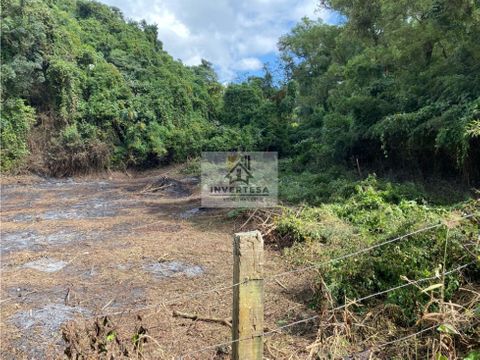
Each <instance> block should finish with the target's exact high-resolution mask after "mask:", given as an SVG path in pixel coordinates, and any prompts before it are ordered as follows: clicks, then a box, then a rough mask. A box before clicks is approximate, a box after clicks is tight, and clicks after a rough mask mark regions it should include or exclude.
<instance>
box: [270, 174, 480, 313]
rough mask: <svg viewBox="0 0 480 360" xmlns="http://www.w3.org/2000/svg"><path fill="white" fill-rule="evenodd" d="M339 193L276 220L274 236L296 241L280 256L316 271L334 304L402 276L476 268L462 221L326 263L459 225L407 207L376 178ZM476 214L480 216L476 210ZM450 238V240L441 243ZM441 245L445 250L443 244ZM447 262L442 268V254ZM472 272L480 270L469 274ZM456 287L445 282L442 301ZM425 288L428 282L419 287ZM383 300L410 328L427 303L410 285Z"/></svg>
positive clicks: (440, 214) (471, 234) (439, 211)
mask: <svg viewBox="0 0 480 360" xmlns="http://www.w3.org/2000/svg"><path fill="white" fill-rule="evenodd" d="M350 190H351V189H349V190H348V191H347V192H346V193H345V195H346V196H345V197H344V199H343V201H341V200H339V199H340V198H337V202H336V203H332V204H323V205H320V206H318V207H305V208H304V209H303V210H302V211H300V212H299V211H296V210H291V209H290V210H288V209H287V210H286V211H285V213H284V215H283V216H281V217H280V218H279V219H277V231H278V232H279V235H280V236H282V237H283V238H285V237H290V239H291V240H292V241H293V242H294V244H293V246H292V247H291V248H290V249H287V250H286V254H287V255H288V257H290V258H291V259H292V260H293V261H294V262H296V263H314V264H315V263H316V264H319V266H320V268H321V271H320V273H321V274H322V276H323V278H324V280H325V283H326V285H327V287H328V289H329V290H330V292H331V294H332V296H333V298H334V299H335V300H336V301H337V302H338V303H343V302H344V301H345V299H346V298H349V299H353V298H359V297H362V296H366V295H369V294H372V293H375V292H378V291H384V290H387V289H389V288H391V287H394V286H397V285H400V284H403V283H405V282H404V281H403V280H402V277H403V276H405V277H407V278H408V279H411V280H416V279H420V278H424V277H431V276H434V275H435V273H436V272H440V273H441V272H443V271H444V270H450V269H452V268H455V267H457V266H459V265H462V264H465V263H468V262H469V261H474V260H475V259H474V258H472V257H471V256H469V255H467V254H466V252H465V250H464V247H463V245H465V244H467V243H468V242H469V241H472V240H473V239H475V237H476V236H477V234H478V231H479V225H478V223H476V222H475V221H471V220H464V221H462V223H461V224H462V227H461V228H460V227H457V226H453V225H452V226H451V228H450V229H449V230H447V228H446V226H444V225H442V226H439V227H437V228H435V229H432V230H428V231H425V232H420V233H417V234H414V235H412V236H410V237H408V238H405V239H402V240H401V241H398V242H394V243H391V244H387V245H384V246H381V247H379V248H376V249H374V250H371V251H369V252H367V253H362V254H360V255H358V256H355V257H352V258H348V259H345V260H341V261H336V262H332V263H328V264H326V262H327V261H328V260H330V259H334V258H336V257H339V256H342V255H344V254H348V253H352V252H355V251H358V250H361V249H364V248H367V247H370V246H372V245H376V244H379V243H381V242H384V241H387V240H389V239H392V238H396V237H400V236H402V235H404V234H407V233H409V232H412V231H415V230H417V229H420V228H423V227H426V226H429V225H432V224H440V222H442V221H444V220H445V219H457V218H459V217H460V213H459V212H456V211H455V210H453V209H452V210H447V209H445V208H441V207H432V206H428V205H425V204H419V203H417V202H416V201H414V200H408V199H406V198H405V196H404V195H403V191H404V189H403V188H402V187H398V186H395V185H393V184H390V183H386V184H382V183H380V182H379V181H378V180H377V179H376V178H375V177H369V178H368V179H366V180H364V181H361V182H358V183H357V184H356V185H354V187H353V191H352V192H351V193H349V192H350ZM473 211H477V215H478V214H480V209H478V205H477V209H476V210H475V207H473ZM447 239H448V240H447ZM446 242H447V244H446ZM445 246H447V254H448V256H447V258H446V259H445V260H446V261H445V263H444V251H445ZM472 269H473V270H471V271H477V272H479V271H480V268H479V267H478V265H477V267H476V270H475V267H473V268H472ZM460 284H461V277H460V275H459V274H452V275H450V276H448V277H447V279H446V284H445V296H446V298H447V299H448V298H449V297H450V296H451V295H452V294H453V292H454V290H456V289H457V288H458V287H459V286H460ZM425 285H426V286H427V285H428V283H426V284H425ZM384 300H385V301H387V302H389V303H393V304H396V305H399V306H400V307H401V309H402V310H403V314H404V319H405V321H413V320H414V319H415V318H416V316H417V315H418V314H419V311H420V309H421V306H422V305H423V304H425V303H426V302H427V301H428V300H429V296H427V295H426V294H423V293H421V291H420V290H419V289H418V288H416V287H415V286H410V287H406V288H403V289H400V290H396V291H393V292H391V293H389V294H388V296H386V297H385V298H384Z"/></svg>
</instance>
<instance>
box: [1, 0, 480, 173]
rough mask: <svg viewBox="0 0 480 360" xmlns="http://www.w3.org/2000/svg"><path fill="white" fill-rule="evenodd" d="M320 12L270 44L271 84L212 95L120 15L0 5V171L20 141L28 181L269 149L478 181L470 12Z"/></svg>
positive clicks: (473, 9)
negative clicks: (277, 71) (278, 77)
mask: <svg viewBox="0 0 480 360" xmlns="http://www.w3.org/2000/svg"><path fill="white" fill-rule="evenodd" d="M323 5H324V6H327V7H330V8H332V9H334V10H336V11H338V12H339V13H341V14H343V15H344V16H345V19H346V21H345V23H344V24H341V25H326V24H323V23H322V22H321V21H312V20H308V19H305V20H303V21H302V22H301V23H300V24H298V25H297V26H296V27H295V28H294V29H293V30H292V32H291V33H290V34H287V35H285V36H284V37H283V38H281V39H280V43H279V44H280V50H281V53H282V58H283V59H284V64H285V70H286V73H287V76H286V78H285V81H284V82H283V84H281V85H279V86H274V85H273V80H272V75H271V74H270V73H269V72H268V70H267V71H266V73H265V75H264V76H263V77H252V78H250V79H248V80H247V81H245V82H244V83H241V84H231V85H229V86H227V87H226V88H225V87H224V86H222V85H221V84H219V82H218V80H217V77H216V74H215V72H214V71H213V69H212V64H210V63H209V62H207V61H203V62H202V64H201V65H199V66H194V67H186V66H184V65H183V64H182V63H181V62H179V61H175V60H174V59H172V57H171V56H170V55H168V54H167V53H166V52H165V51H164V50H162V43H161V41H160V40H159V39H158V38H157V29H156V26H155V25H149V24H146V23H145V22H139V23H136V22H132V21H126V20H125V19H124V17H123V15H122V13H121V12H120V10H119V9H116V8H111V7H108V6H106V5H102V4H100V3H97V2H92V1H88V0H78V1H74V0H48V1H39V0H27V1H20V0H18V1H17V0H3V1H2V108H3V112H2V150H3V153H2V155H3V156H2V163H1V164H2V165H1V167H2V169H3V170H9V169H18V165H19V164H21V163H24V164H25V161H26V160H27V154H28V146H27V141H28V140H29V139H30V142H36V143H39V142H41V143H45V144H46V145H45V146H44V147H43V152H42V151H40V153H42V155H43V158H42V161H41V164H43V165H44V166H43V168H41V169H39V168H38V166H37V168H35V169H34V170H37V171H40V170H43V171H45V172H50V173H53V174H55V175H68V174H73V173H77V172H82V171H86V170H88V169H91V168H104V167H107V166H108V167H113V168H115V167H128V166H138V167H149V166H155V165H158V164H160V163H167V162H171V161H184V160H186V159H187V158H191V157H195V156H197V155H198V154H199V152H200V151H201V150H229V149H247V150H275V151H279V152H280V154H281V156H283V157H287V156H288V157H290V158H293V159H294V160H292V161H291V165H292V169H293V170H294V171H295V172H298V170H301V171H309V172H311V173H312V174H318V173H319V171H320V170H321V169H322V170H323V169H326V168H329V167H330V164H333V163H335V164H343V165H346V167H348V168H352V167H353V165H354V163H355V164H356V163H357V162H358V166H359V167H361V168H362V169H363V168H365V169H366V170H365V171H368V170H374V171H376V172H377V173H378V172H383V173H385V172H386V171H388V170H392V169H393V170H394V171H398V170H406V171H408V172H410V173H412V174H415V175H419V176H426V177H428V176H431V175H433V174H435V175H439V176H452V175H453V176H458V175H462V176H463V177H464V179H465V180H466V181H473V182H475V181H478V179H479V177H480V173H479V168H480V167H479V166H478V163H479V162H480V155H479V152H480V150H479V148H480V147H479V144H480V140H479V132H480V129H479V124H480V102H479V101H480V100H479V95H480V61H478V60H479V59H480V45H479V43H478V41H477V35H478V34H479V32H480V10H479V7H478V3H476V2H475V1H472V0H459V1H454V2H452V1H446V0H423V1H380V0H375V1H345V0H331V1H324V2H323ZM33 118H35V119H36V120H32V119H33ZM29 129H30V131H29ZM41 129H44V130H45V129H48V131H40V130H41ZM34 155H36V156H37V157H38V156H39V152H38V151H36V152H35V154H34ZM33 163H35V164H37V165H38V161H37V162H33ZM26 165H27V166H28V165H30V167H32V162H31V161H30V164H29V163H28V161H27V163H26Z"/></svg>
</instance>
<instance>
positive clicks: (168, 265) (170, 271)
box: [143, 260, 204, 279]
mask: <svg viewBox="0 0 480 360" xmlns="http://www.w3.org/2000/svg"><path fill="white" fill-rule="evenodd" d="M143 269H144V270H145V271H148V272H150V273H152V274H153V275H154V276H155V277H156V278H159V279H166V278H171V277H176V276H182V275H184V276H186V277H196V276H200V275H202V274H203V273H204V270H203V268H202V267H201V266H198V265H192V264H187V263H185V262H182V261H177V260H174V261H165V262H156V263H152V264H147V265H144V266H143Z"/></svg>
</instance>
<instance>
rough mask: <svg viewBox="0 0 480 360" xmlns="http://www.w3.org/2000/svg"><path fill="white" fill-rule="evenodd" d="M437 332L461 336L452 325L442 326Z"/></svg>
mask: <svg viewBox="0 0 480 360" xmlns="http://www.w3.org/2000/svg"><path fill="white" fill-rule="evenodd" d="M437 330H438V331H440V332H442V333H445V334H459V332H458V331H457V329H455V327H454V326H453V325H450V324H442V325H440V326H439V327H438V328H437Z"/></svg>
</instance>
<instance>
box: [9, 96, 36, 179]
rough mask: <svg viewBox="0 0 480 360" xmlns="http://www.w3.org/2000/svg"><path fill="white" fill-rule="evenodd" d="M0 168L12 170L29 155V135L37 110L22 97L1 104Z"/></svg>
mask: <svg viewBox="0 0 480 360" xmlns="http://www.w3.org/2000/svg"><path fill="white" fill-rule="evenodd" d="M1 107H2V109H1V118H0V127H1V137H0V143H1V144H0V149H1V154H0V169H1V171H10V170H13V169H14V168H15V167H17V166H18V165H20V164H21V163H22V162H23V161H24V160H25V157H26V156H27V155H28V153H29V152H28V146H27V137H28V131H29V130H30V127H31V126H32V125H33V123H34V121H35V110H34V109H33V108H32V107H30V106H28V105H25V102H24V100H22V99H8V100H6V101H4V102H2V104H1Z"/></svg>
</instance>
